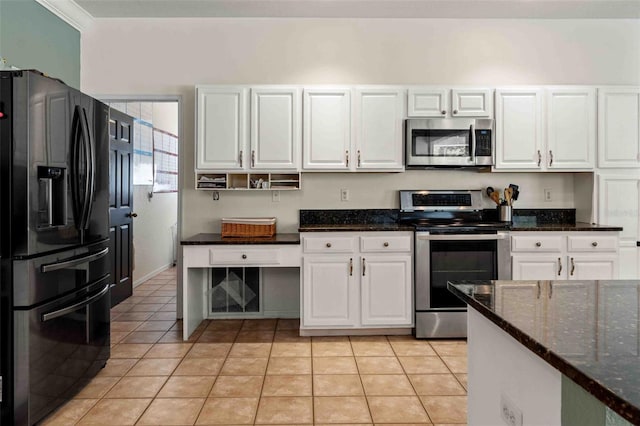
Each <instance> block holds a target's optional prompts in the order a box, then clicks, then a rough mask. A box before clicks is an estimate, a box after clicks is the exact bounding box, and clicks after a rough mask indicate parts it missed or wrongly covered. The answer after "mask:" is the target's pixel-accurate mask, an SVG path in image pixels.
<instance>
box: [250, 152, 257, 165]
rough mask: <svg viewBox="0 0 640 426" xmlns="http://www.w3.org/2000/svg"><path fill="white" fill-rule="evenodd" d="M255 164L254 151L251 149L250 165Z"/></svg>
mask: <svg viewBox="0 0 640 426" xmlns="http://www.w3.org/2000/svg"><path fill="white" fill-rule="evenodd" d="M255 166H256V151H255V150H254V149H252V150H251V167H255Z"/></svg>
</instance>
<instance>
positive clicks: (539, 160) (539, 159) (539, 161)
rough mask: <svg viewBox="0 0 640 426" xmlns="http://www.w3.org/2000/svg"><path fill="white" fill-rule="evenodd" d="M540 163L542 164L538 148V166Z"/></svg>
mask: <svg viewBox="0 0 640 426" xmlns="http://www.w3.org/2000/svg"><path fill="white" fill-rule="evenodd" d="M540 164H542V154H541V153H540V150H538V167H540Z"/></svg>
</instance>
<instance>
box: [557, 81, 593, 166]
mask: <svg viewBox="0 0 640 426" xmlns="http://www.w3.org/2000/svg"><path fill="white" fill-rule="evenodd" d="M546 95H547V101H546V105H547V150H546V154H547V155H546V166H547V168H549V169H571V170H593V167H594V166H595V152H596V149H595V148H596V97H595V89H590V88H570V89H569V88H567V89H565V88H553V89H549V90H547V93H546Z"/></svg>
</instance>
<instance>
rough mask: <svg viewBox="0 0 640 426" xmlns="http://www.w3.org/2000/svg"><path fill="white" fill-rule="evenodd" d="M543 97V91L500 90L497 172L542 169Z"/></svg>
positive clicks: (497, 112)
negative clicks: (498, 170) (502, 170)
mask: <svg viewBox="0 0 640 426" xmlns="http://www.w3.org/2000/svg"><path fill="white" fill-rule="evenodd" d="M542 95H543V90H542V89H540V88H523V89H497V90H496V123H495V126H496V134H495V141H496V147H495V156H496V158H495V160H496V161H495V168H496V169H540V168H541V167H542V150H543V132H542V128H543V127H542V125H543V122H542Z"/></svg>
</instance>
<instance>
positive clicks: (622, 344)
mask: <svg viewBox="0 0 640 426" xmlns="http://www.w3.org/2000/svg"><path fill="white" fill-rule="evenodd" d="M576 285H577V286H580V287H576ZM519 286H521V287H522V290H524V291H518V287H519ZM447 287H448V289H449V290H450V291H451V292H452V293H454V294H455V295H456V296H458V297H459V298H460V299H462V300H463V301H465V302H466V303H467V304H468V305H469V306H470V307H472V308H474V309H475V310H476V311H477V312H478V313H479V314H481V315H482V316H484V317H486V318H487V319H489V320H490V321H491V322H492V323H494V324H495V325H496V326H497V327H498V328H499V329H502V330H503V331H505V332H506V333H508V334H509V335H510V336H511V337H513V338H514V339H515V340H516V341H517V342H519V343H520V344H521V345H523V346H524V347H525V348H527V349H528V350H530V351H531V352H533V353H534V354H536V355H537V356H539V357H540V358H542V359H543V360H544V361H546V363H548V364H549V365H551V366H552V367H554V368H555V369H556V370H558V371H560V373H562V374H563V375H565V376H566V377H568V378H569V379H571V380H572V381H573V382H575V383H577V384H578V385H579V386H581V387H582V388H583V389H584V390H586V391H587V392H588V393H590V394H591V395H593V396H594V397H595V398H597V399H598V400H600V401H601V402H602V403H603V404H604V405H605V406H607V407H609V408H610V409H612V410H613V411H615V412H616V413H618V414H619V415H620V416H621V417H623V418H624V419H626V420H628V421H630V422H631V423H633V424H640V353H639V352H638V350H637V347H638V344H639V343H640V341H639V339H638V324H637V322H638V318H639V310H640V305H639V304H638V294H640V280H608V281H506V280H505V281H466V282H465V281H450V282H449V283H448V285H447ZM527 287H528V288H529V291H527ZM576 289H577V290H578V291H577V292H576ZM514 290H515V291H517V293H518V294H517V295H516V294H515V291H514ZM585 295H586V297H578V296H585ZM513 296H517V297H513ZM565 296H566V297H565ZM554 300H555V301H554ZM558 302H561V303H560V305H561V306H560V305H558ZM554 303H556V305H555V306H554ZM532 307H539V309H537V308H532ZM558 307H560V308H558ZM559 330H564V333H568V334H566V335H565V334H560V335H558V331H559ZM470 338H471V336H470ZM568 342H574V344H573V347H571V346H569V345H568V344H567V343H568ZM576 344H578V345H580V348H581V349H582V350H581V351H580V352H578V351H575V350H571V349H575V347H576Z"/></svg>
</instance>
